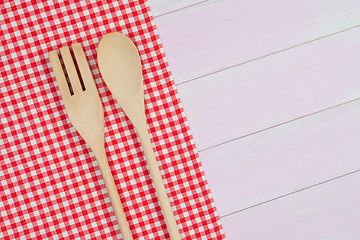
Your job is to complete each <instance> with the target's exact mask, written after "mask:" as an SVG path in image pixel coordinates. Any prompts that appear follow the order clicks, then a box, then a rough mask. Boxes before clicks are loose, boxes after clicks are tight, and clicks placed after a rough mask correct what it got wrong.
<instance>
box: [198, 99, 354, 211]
mask: <svg viewBox="0 0 360 240" xmlns="http://www.w3.org/2000/svg"><path fill="white" fill-rule="evenodd" d="M359 122H360V100H356V101H353V102H350V103H347V104H344V105H341V106H338V107H334V108H332V109H328V110H325V111H323V112H320V113H317V114H313V115H311V116H308V117H305V118H302V119H300V120H297V121H294V122H291V123H287V124H284V125H281V126H279V127H276V128H272V129H269V130H266V131H263V132H259V133H257V134H254V135H251V136H248V137H246V138H242V139H239V140H237V141H233V142H231V143H228V144H225V145H222V146H219V147H216V148H213V149H210V150H207V151H204V152H201V153H200V157H201V159H202V162H203V166H204V170H205V174H206V176H207V178H208V181H209V184H210V187H211V190H212V193H213V195H214V198H215V202H216V205H217V208H218V210H219V213H220V216H223V215H226V214H230V213H232V212H235V211H239V210H241V209H245V208H248V207H251V206H254V205H257V204H259V203H262V202H265V201H268V200H271V199H274V198H277V197H279V196H282V195H285V194H288V193H291V192H294V191H298V190H300V189H303V188H306V187H309V186H312V185H315V184H318V183H320V182H323V181H326V180H328V179H331V178H335V177H338V176H340V175H343V174H347V173H349V172H352V171H354V170H359V169H360V161H359V149H360V142H359V141H358V139H359V138H360V125H359ZM359 186H360V185H359Z"/></svg>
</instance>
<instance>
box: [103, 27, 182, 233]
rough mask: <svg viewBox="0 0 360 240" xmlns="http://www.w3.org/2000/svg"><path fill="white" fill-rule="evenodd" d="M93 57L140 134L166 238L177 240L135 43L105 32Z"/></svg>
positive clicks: (176, 230)
mask: <svg viewBox="0 0 360 240" xmlns="http://www.w3.org/2000/svg"><path fill="white" fill-rule="evenodd" d="M97 58H98V64H99V69H100V72H101V75H102V77H103V79H104V81H105V83H106V85H107V86H108V87H109V89H110V91H111V93H112V94H113V95H114V97H115V99H116V100H117V101H118V103H119V104H120V106H121V108H122V109H123V110H124V112H125V113H126V115H127V116H128V117H129V119H130V121H131V122H132V124H133V125H134V127H135V129H136V131H137V133H138V135H139V137H140V141H141V144H142V146H143V149H144V152H145V157H146V160H147V164H148V167H149V170H150V175H151V178H152V180H153V183H154V186H155V190H156V193H157V196H158V198H159V202H160V206H161V209H162V211H163V214H164V218H165V222H166V225H167V228H168V231H169V233H170V237H171V239H172V240H179V239H180V234H179V230H178V228H177V225H176V221H175V218H174V214H173V212H172V210H171V205H170V202H169V199H168V196H167V194H166V190H165V187H164V183H163V181H162V179H161V175H160V170H159V167H158V164H157V162H156V159H155V155H154V152H153V149H152V145H151V141H150V137H149V133H148V131H147V125H146V117H145V106H144V90H143V78H142V67H141V61H140V57H139V53H138V51H137V49H136V46H135V45H134V44H133V43H132V41H131V40H130V39H129V38H128V37H126V36H125V35H123V34H120V33H116V32H113V33H109V34H107V35H105V36H104V37H103V38H102V39H101V41H100V43H99V46H98V56H97Z"/></svg>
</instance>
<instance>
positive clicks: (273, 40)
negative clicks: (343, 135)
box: [155, 0, 360, 83]
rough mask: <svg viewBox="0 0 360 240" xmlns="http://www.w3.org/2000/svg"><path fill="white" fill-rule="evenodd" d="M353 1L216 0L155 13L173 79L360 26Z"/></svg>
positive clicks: (193, 75)
mask: <svg viewBox="0 0 360 240" xmlns="http://www.w3.org/2000/svg"><path fill="white" fill-rule="evenodd" d="M359 12H360V4H359V1H358V0H346V1H344V0H342V1H329V0H318V1H313V0H305V1H288V0H277V1H263V0H253V1H239V0H218V1H207V2H205V3H202V4H199V5H196V6H194V7H190V8H187V9H184V10H182V11H177V12H174V13H173V14H166V15H164V16H161V17H158V18H156V19H155V20H156V23H157V26H158V29H159V33H160V37H161V40H162V42H163V44H164V47H165V52H166V55H167V58H168V60H169V62H170V66H171V69H172V73H173V75H174V78H175V82H177V83H180V82H184V81H186V80H189V79H193V78H196V77H199V76H203V75H205V74H208V73H212V72H214V71H218V70H221V69H224V68H227V67H230V66H234V65H236V64H240V63H243V62H246V61H249V60H253V59H256V58H258V57H262V56H264V55H267V54H270V53H273V52H276V51H280V50H283V49H285V48H288V47H292V46H295V45H297V44H301V43H305V42H307V41H310V40H313V39H317V38H321V37H323V36H326V35H329V34H333V33H335V32H339V31H342V30H344V29H348V28H351V27H354V26H357V25H360V14H359Z"/></svg>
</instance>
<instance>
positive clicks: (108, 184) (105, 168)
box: [95, 151, 133, 240]
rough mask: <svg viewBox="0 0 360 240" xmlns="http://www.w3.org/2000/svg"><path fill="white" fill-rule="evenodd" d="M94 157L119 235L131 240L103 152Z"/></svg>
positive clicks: (125, 239)
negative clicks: (118, 228)
mask: <svg viewBox="0 0 360 240" xmlns="http://www.w3.org/2000/svg"><path fill="white" fill-rule="evenodd" d="M95 156H96V160H97V162H98V164H99V168H100V171H101V174H102V176H103V179H104V182H105V186H106V189H107V191H108V194H109V197H110V201H111V204H112V207H113V209H114V212H115V216H116V220H117V222H118V224H119V227H120V231H121V235H122V236H123V239H124V240H133V237H132V235H131V231H130V228H129V225H128V223H127V220H126V216H125V212H124V209H123V207H122V204H121V201H120V197H119V193H118V191H117V188H116V185H115V182H114V178H113V176H112V174H111V170H110V167H109V162H108V160H107V157H106V154H105V151H104V152H103V153H101V154H95Z"/></svg>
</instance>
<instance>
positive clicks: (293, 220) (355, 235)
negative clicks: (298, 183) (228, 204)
mask: <svg viewBox="0 0 360 240" xmlns="http://www.w3.org/2000/svg"><path fill="white" fill-rule="evenodd" d="M359 183H360V173H355V174H351V175H349V176H346V177H343V178H339V179H337V180H336V181H331V182H328V183H325V184H322V185H319V186H317V187H314V188H310V189H307V190H304V191H301V192H299V193H296V194H293V195H290V196H288V197H284V198H281V199H278V200H277V201H273V202H269V203H267V204H264V205H261V206H258V207H255V208H251V209H248V210H246V211H242V212H239V213H235V214H233V215H231V216H228V217H226V218H223V219H222V222H223V225H224V228H225V233H226V234H227V239H233V240H240V239H246V240H259V239H267V240H270V239H271V240H272V239H274V240H289V239H291V240H304V239H309V240H310V239H311V240H325V239H326V240H356V239H359V236H360V227H359V223H360V208H359V202H360V187H359Z"/></svg>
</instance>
